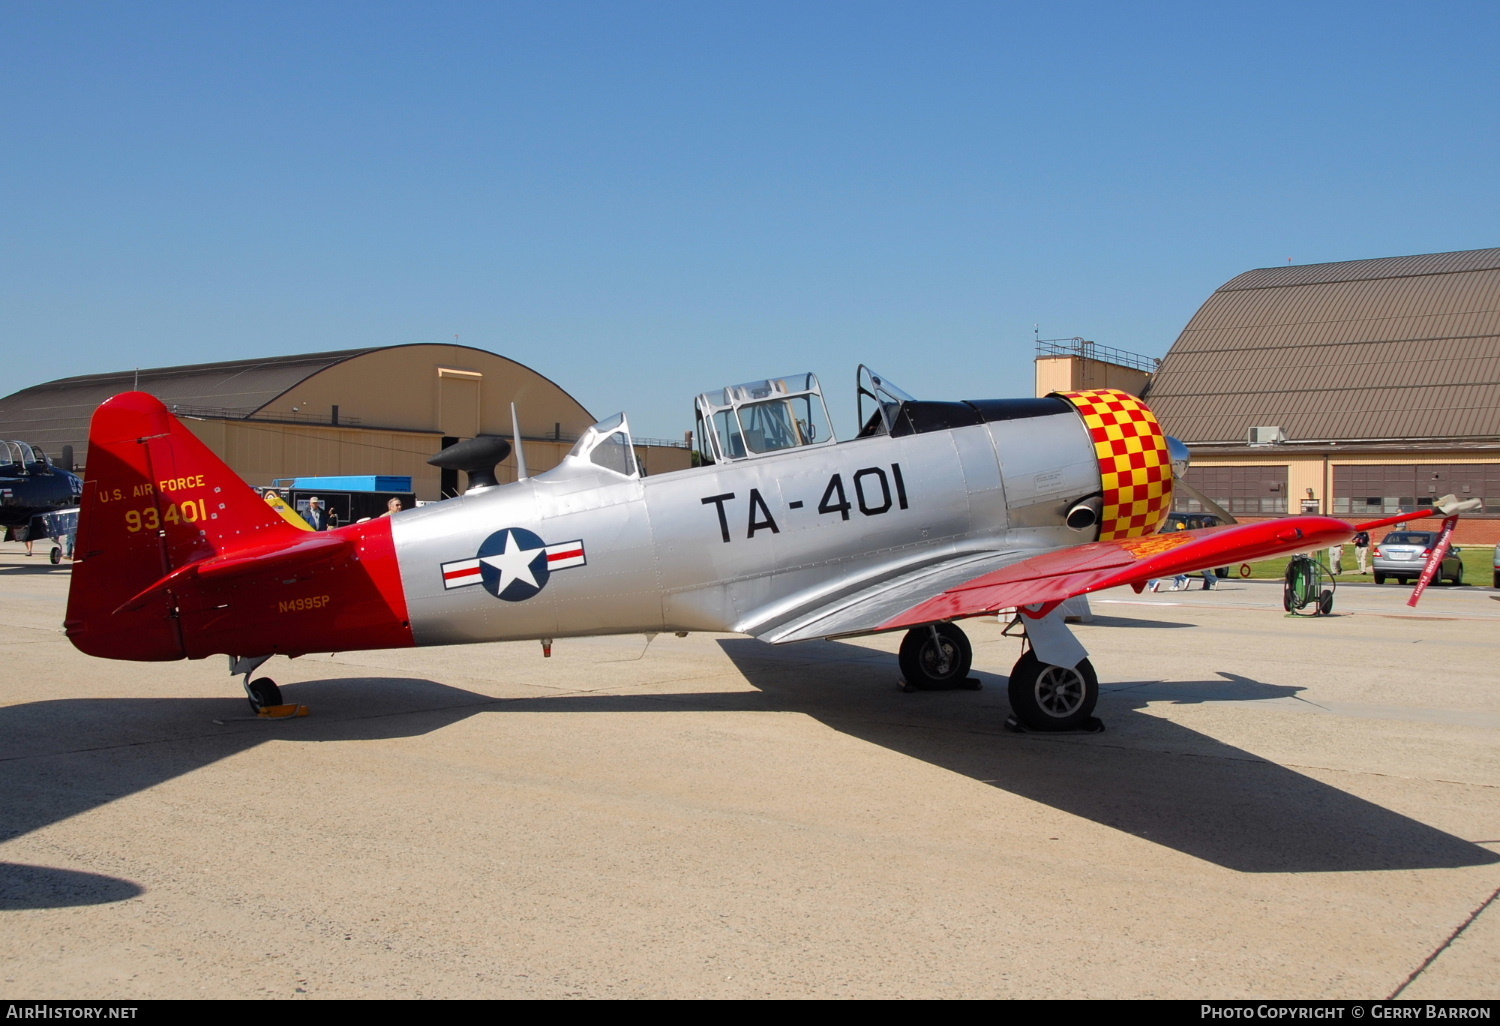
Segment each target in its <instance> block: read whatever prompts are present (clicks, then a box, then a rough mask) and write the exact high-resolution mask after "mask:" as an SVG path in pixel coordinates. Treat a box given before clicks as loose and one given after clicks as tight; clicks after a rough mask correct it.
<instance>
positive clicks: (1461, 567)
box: [1453, 563, 1464, 588]
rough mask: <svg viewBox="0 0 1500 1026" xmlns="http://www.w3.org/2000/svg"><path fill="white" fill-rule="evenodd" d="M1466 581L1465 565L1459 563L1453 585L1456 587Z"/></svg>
mask: <svg viewBox="0 0 1500 1026" xmlns="http://www.w3.org/2000/svg"><path fill="white" fill-rule="evenodd" d="M1463 583H1464V565H1463V564H1462V563H1460V564H1458V573H1456V574H1454V575H1453V586H1454V587H1455V588H1456V587H1458V586H1459V585H1461V584H1463Z"/></svg>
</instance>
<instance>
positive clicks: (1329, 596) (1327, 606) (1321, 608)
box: [1318, 591, 1333, 616]
mask: <svg viewBox="0 0 1500 1026" xmlns="http://www.w3.org/2000/svg"><path fill="white" fill-rule="evenodd" d="M1318 612H1320V613H1322V614H1323V615H1324V616H1327V615H1328V614H1329V613H1331V612H1333V592H1331V591H1325V592H1324V593H1323V594H1321V595H1319V596H1318Z"/></svg>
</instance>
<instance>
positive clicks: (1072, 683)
mask: <svg viewBox="0 0 1500 1026" xmlns="http://www.w3.org/2000/svg"><path fill="white" fill-rule="evenodd" d="M1086 690H1087V689H1086V688H1085V686H1084V681H1083V677H1082V675H1080V674H1079V672H1078V671H1077V670H1076V669H1072V668H1071V667H1065V666H1049V667H1047V668H1046V669H1045V670H1043V671H1042V674H1041V676H1039V677H1038V678H1037V681H1036V703H1037V705H1039V706H1041V707H1042V709H1043V710H1045V711H1046V713H1047V714H1048V715H1049V716H1056V717H1058V718H1059V719H1061V718H1063V717H1065V716H1069V715H1071V714H1073V713H1075V712H1077V711H1078V709H1079V708H1080V707H1081V706H1082V705H1083V698H1084V694H1085V693H1086Z"/></svg>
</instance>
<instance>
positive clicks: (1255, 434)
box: [1248, 427, 1286, 445]
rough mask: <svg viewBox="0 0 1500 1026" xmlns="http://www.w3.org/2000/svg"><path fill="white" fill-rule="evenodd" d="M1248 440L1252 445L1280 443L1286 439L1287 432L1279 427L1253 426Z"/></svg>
mask: <svg viewBox="0 0 1500 1026" xmlns="http://www.w3.org/2000/svg"><path fill="white" fill-rule="evenodd" d="M1248 441H1249V443H1250V444H1251V445H1280V444H1281V443H1282V442H1285V441H1286V432H1285V431H1283V430H1281V428H1279V427H1253V428H1251V429H1250V438H1249V439H1248Z"/></svg>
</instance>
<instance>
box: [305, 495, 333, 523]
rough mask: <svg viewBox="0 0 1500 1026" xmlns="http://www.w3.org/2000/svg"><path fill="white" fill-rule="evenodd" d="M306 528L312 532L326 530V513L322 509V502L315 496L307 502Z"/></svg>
mask: <svg viewBox="0 0 1500 1026" xmlns="http://www.w3.org/2000/svg"><path fill="white" fill-rule="evenodd" d="M307 526H309V527H311V528H312V529H313V530H314V531H326V530H328V511H327V510H326V509H324V508H323V500H322V499H320V498H318V497H317V496H316V495H314V496H313V497H312V498H310V499H308V500H307Z"/></svg>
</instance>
